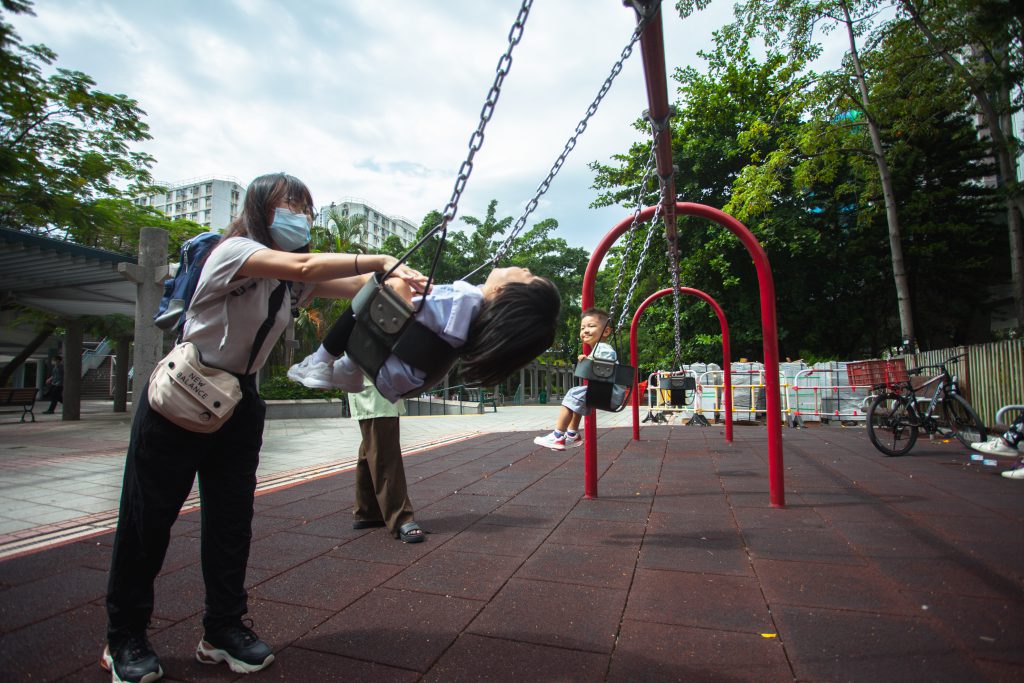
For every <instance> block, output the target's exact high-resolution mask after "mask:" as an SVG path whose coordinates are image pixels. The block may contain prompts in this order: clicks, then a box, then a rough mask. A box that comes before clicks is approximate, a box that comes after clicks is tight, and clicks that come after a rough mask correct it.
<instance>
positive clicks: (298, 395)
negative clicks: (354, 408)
mask: <svg viewBox="0 0 1024 683" xmlns="http://www.w3.org/2000/svg"><path fill="white" fill-rule="evenodd" d="M260 396H262V397H263V399H264V400H268V401H281V400H297V399H304V398H342V397H343V396H345V392H344V391H342V390H341V389H330V390H324V389H310V388H308V387H304V386H302V385H301V384H299V383H298V382H293V381H291V380H290V379H288V378H287V377H283V376H282V377H274V378H272V379H268V380H266V381H264V382H261V383H260Z"/></svg>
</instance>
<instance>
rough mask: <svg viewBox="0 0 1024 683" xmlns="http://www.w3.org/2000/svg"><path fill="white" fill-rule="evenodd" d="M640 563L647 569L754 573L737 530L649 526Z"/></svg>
mask: <svg viewBox="0 0 1024 683" xmlns="http://www.w3.org/2000/svg"><path fill="white" fill-rule="evenodd" d="M637 564H638V566H640V567H644V568H645V569H666V570H672V571H685V572H711V573H715V574H732V575H737V576H753V570H752V569H751V567H750V558H749V557H748V556H747V551H746V549H745V548H744V547H743V539H742V538H741V537H740V535H739V533H738V532H737V531H735V530H733V531H721V532H715V533H712V532H710V531H691V532H678V531H674V530H665V531H655V530H651V529H648V531H647V534H646V535H645V536H644V542H643V545H642V546H641V547H640V558H639V560H638V562H637Z"/></svg>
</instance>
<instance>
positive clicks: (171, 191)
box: [134, 177, 245, 230]
mask: <svg viewBox="0 0 1024 683" xmlns="http://www.w3.org/2000/svg"><path fill="white" fill-rule="evenodd" d="M162 184H163V185H164V187H166V188H167V192H166V193H159V194H151V195H144V196H141V197H136V198H135V200H134V201H135V203H136V204H137V205H139V206H151V207H153V208H154V209H156V210H157V211H159V212H161V213H163V214H165V215H166V216H167V217H168V218H172V219H178V218H185V219H188V220H190V221H195V222H196V223H199V224H200V225H204V226H206V227H208V228H210V229H212V230H224V228H226V227H227V226H228V224H229V223H230V222H231V221H232V220H234V219H235V217H236V216H238V214H239V212H240V211H241V210H242V198H243V197H244V196H245V188H244V187H243V186H242V185H240V184H239V183H238V181H237V180H235V179H233V178H216V177H208V178H194V179H192V180H186V181H184V182H180V183H162Z"/></svg>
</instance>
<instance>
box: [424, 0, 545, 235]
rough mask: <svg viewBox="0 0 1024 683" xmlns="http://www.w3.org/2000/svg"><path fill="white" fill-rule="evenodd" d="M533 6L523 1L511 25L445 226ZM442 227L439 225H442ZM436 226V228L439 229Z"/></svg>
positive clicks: (444, 217) (455, 207)
mask: <svg viewBox="0 0 1024 683" xmlns="http://www.w3.org/2000/svg"><path fill="white" fill-rule="evenodd" d="M532 5H533V0H523V5H522V7H520V8H519V14H518V15H517V16H516V20H515V22H514V23H513V24H512V28H511V29H509V32H508V49H506V50H505V54H503V55H502V56H501V58H500V59H498V66H497V73H496V74H495V76H494V83H493V84H492V85H491V89H490V91H488V93H487V98H486V99H485V101H484V104H483V107H482V108H481V110H480V124H479V125H478V126H477V129H476V130H475V131H473V135H471V136H470V138H469V155H468V156H467V157H466V160H465V161H463V162H462V166H460V167H459V173H458V177H457V178H456V179H455V189H454V190H453V191H452V197H451V199H450V200H449V201H448V205H447V206H445V207H444V211H443V212H442V214H441V215H442V220H441V224H442V225H447V224H448V223H449V222H451V221H452V220H453V219H454V218H455V213H456V212H457V211H458V207H459V199H460V198H461V197H462V191H463V190H464V189H466V182H467V181H468V180H469V174H470V173H472V172H473V157H474V156H476V153H477V152H478V151H480V148H481V147H483V144H484V128H486V127H487V123H488V122H489V121H490V120H491V116H492V115H493V114H494V108H495V106H496V105H497V104H498V97H499V96H500V95H501V85H502V83H504V81H505V76H507V75H508V72H509V71H510V70H511V69H512V49H513V48H515V46H516V45H518V44H519V41H520V40H522V37H523V29H524V27H525V26H526V18H527V17H528V16H529V14H530V8H531V6H532ZM439 228H440V226H439ZM439 228H435V230H437V229H439Z"/></svg>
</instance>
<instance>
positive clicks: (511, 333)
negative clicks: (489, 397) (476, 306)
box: [460, 277, 562, 386]
mask: <svg viewBox="0 0 1024 683" xmlns="http://www.w3.org/2000/svg"><path fill="white" fill-rule="evenodd" d="M561 308H562V297H561V296H560V295H559V293H558V288H557V287H555V285H554V283H553V282H551V280H548V279H547V278H543V277H537V278H535V279H533V280H531V281H530V282H509V283H508V284H505V285H503V289H502V290H501V292H500V293H499V294H498V295H496V296H495V297H494V298H493V299H490V300H488V301H485V302H484V306H483V308H482V309H481V311H480V313H479V315H477V317H476V318H475V319H474V320H473V323H472V325H470V328H469V339H468V340H467V342H466V345H465V346H463V347H462V349H461V350H460V355H461V356H462V375H463V378H464V379H465V380H466V381H467V382H468V383H471V384H480V385H482V386H493V385H495V384H497V383H498V382H500V381H502V380H503V379H505V378H506V377H508V376H509V375H511V374H512V373H513V372H516V371H517V370H519V369H520V368H522V367H524V366H526V365H527V364H528V363H529V362H530V361H532V360H533V359H534V358H536V357H537V356H539V355H540V354H542V353H544V352H545V351H546V350H547V349H549V348H550V347H551V344H553V343H554V341H555V330H556V328H557V326H558V313H559V311H560V310H561Z"/></svg>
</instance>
